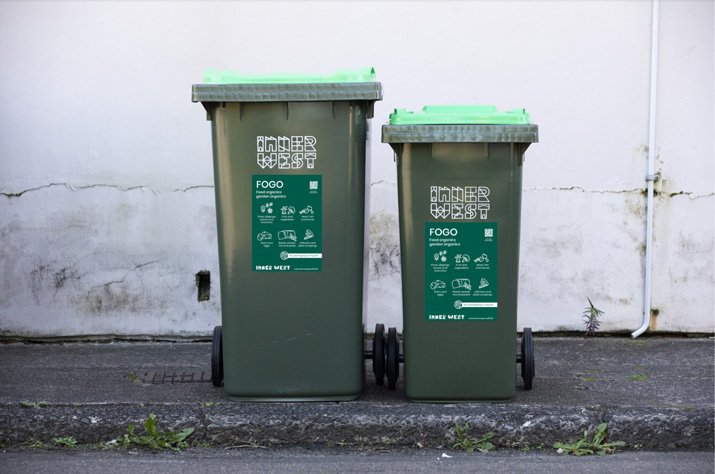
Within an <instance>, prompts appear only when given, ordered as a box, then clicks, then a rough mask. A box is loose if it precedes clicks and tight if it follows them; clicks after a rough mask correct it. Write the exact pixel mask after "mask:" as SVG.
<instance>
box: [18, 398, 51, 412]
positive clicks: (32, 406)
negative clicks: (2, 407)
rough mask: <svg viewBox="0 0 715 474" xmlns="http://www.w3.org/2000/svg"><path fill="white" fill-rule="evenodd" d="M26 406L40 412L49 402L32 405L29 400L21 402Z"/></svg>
mask: <svg viewBox="0 0 715 474" xmlns="http://www.w3.org/2000/svg"><path fill="white" fill-rule="evenodd" d="M21 403H22V404H23V405H24V406H26V407H29V408H34V409H36V410H39V409H40V408H42V407H43V406H44V405H47V402H37V403H32V402H28V401H27V400H23V401H22V402H21Z"/></svg>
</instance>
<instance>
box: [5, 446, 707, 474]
mask: <svg viewBox="0 0 715 474" xmlns="http://www.w3.org/2000/svg"><path fill="white" fill-rule="evenodd" d="M714 469H715V462H714V461H713V452H712V451H710V452H689V451H679V452H653V451H645V452H643V451H641V452H638V451H630V452H620V453H616V454H612V455H608V456H582V457H575V456H566V455H560V454H556V453H555V452H553V451H552V450H548V451H546V450H544V451H539V450H536V451H529V452H518V451H517V452H515V451H498V452H489V453H484V454H483V453H466V452H462V451H451V450H417V449H400V450H394V451H385V450H383V451H376V450H374V449H371V450H361V449H359V448H354V447H350V448H340V447H331V448H327V447H326V448H311V449H308V448H305V447H292V448H285V449H259V448H250V447H248V448H236V449H221V448H192V449H188V450H186V451H182V452H165V451H161V452H157V451H148V450H141V451H127V450H124V451H100V450H88V449H81V448H63V449H58V450H48V451H33V450H29V449H22V450H17V449H15V450H4V451H0V472H3V473H5V474H13V473H23V474H24V473H27V472H32V473H37V474H43V473H56V472H82V473H95V472H96V473H103V474H104V473H106V472H112V473H117V474H123V473H127V474H129V473H131V474H141V473H147V474H148V473H151V474H157V473H162V472H171V473H172V474H173V473H182V472H186V473H201V472H207V473H209V472H210V473H220V472H231V473H249V472H260V473H261V474H268V473H286V472H301V473H350V472H371V473H380V472H385V473H390V474H399V473H430V474H431V473H434V472H440V473H441V472H446V473H452V472H453V473H465V472H484V473H493V474H501V473H504V474H506V473H509V474H519V473H524V474H527V473H528V474H534V473H541V472H543V473H552V472H578V473H583V474H588V473H599V474H600V473H619V474H620V473H623V472H627V473H629V474H639V473H643V474H658V473H664V474H672V473H675V472H687V473H688V474H699V473H708V474H712V473H713V471H714Z"/></svg>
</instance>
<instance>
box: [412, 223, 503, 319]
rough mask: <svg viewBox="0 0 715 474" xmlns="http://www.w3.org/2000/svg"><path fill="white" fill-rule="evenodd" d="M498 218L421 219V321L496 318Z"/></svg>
mask: <svg viewBox="0 0 715 474" xmlns="http://www.w3.org/2000/svg"><path fill="white" fill-rule="evenodd" d="M497 310H498V307H497V224H496V222H440V223H437V222H426V223H425V320H427V321H496V320H497Z"/></svg>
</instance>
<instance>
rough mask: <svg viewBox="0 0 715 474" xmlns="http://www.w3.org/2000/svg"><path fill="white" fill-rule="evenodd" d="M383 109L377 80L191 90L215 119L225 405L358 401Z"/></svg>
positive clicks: (204, 87) (196, 88)
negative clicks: (377, 110)
mask: <svg viewBox="0 0 715 474" xmlns="http://www.w3.org/2000/svg"><path fill="white" fill-rule="evenodd" d="M373 74H374V73H373ZM281 80H285V77H283V78H281ZM380 97H381V90H380V84H379V83H376V82H374V81H367V82H365V83H358V84H352V83H345V84H332V83H314V84H290V83H288V84H280V83H279V84H250V85H240V84H239V85H215V87H214V85H199V86H194V101H201V102H202V103H203V104H204V106H205V108H206V110H207V112H208V116H209V118H210V120H211V130H212V142H213V155H214V179H215V191H216V214H217V226H218V244H219V259H220V268H219V269H220V280H221V315H222V317H221V320H222V334H223V365H224V389H225V391H226V393H227V395H228V396H229V398H230V399H232V400H253V401H320V400H350V399H354V398H357V397H358V396H359V395H360V393H361V391H362V388H363V379H364V363H363V326H364V321H363V300H364V287H365V286H364V284H363V283H364V282H363V277H364V276H365V275H366V273H365V272H364V266H365V262H366V259H365V257H366V243H367V242H366V239H365V229H366V227H365V219H366V216H367V214H368V212H369V206H368V204H367V201H366V194H365V189H366V185H367V184H368V183H369V179H367V180H366V176H367V177H368V178H369V156H368V154H367V147H366V138H367V131H368V129H367V127H368V118H369V117H370V116H371V114H372V108H373V103H374V100H379V99H380Z"/></svg>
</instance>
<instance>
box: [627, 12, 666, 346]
mask: <svg viewBox="0 0 715 474" xmlns="http://www.w3.org/2000/svg"><path fill="white" fill-rule="evenodd" d="M659 6H660V5H659V0H653V20H652V23H653V24H652V30H651V47H650V111H649V121H648V173H647V175H646V181H647V182H648V197H647V200H646V226H645V283H644V285H643V287H644V290H643V323H642V324H641V327H639V328H638V329H636V330H635V331H634V332H633V333H632V334H631V337H633V338H634V339H635V338H636V337H638V336H640V335H641V334H643V333H644V332H646V330H647V329H648V326H649V324H650V283H651V260H652V248H651V247H652V241H653V183H654V182H655V180H656V179H658V176H657V175H656V174H655V155H656V153H655V118H656V110H655V107H656V85H657V82H658V81H657V79H658V14H659V12H658V9H659Z"/></svg>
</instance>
